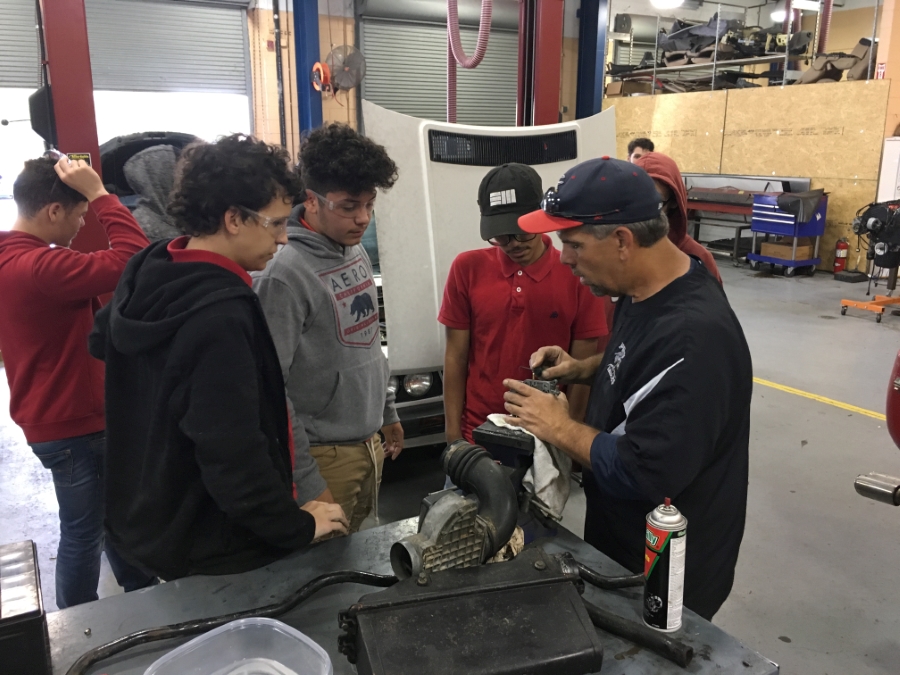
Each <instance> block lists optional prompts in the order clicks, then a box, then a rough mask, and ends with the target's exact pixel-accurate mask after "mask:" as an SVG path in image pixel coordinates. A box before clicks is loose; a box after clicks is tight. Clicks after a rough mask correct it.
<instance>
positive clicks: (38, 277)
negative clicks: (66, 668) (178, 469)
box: [0, 151, 155, 609]
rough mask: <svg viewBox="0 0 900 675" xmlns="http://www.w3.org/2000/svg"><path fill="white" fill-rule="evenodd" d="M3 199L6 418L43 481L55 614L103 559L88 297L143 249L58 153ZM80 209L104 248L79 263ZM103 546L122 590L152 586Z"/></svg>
mask: <svg viewBox="0 0 900 675" xmlns="http://www.w3.org/2000/svg"><path fill="white" fill-rule="evenodd" d="M13 197H14V198H15V200H16V206H17V207H18V217H17V218H16V222H15V223H14V225H13V228H12V230H11V231H10V232H0V298H2V300H0V350H2V351H3V358H4V359H5V361H6V377H7V379H8V380H9V389H10V401H9V412H10V415H11V416H12V418H13V420H14V421H15V422H16V424H18V425H19V426H20V427H21V428H22V431H23V432H24V434H25V439H26V440H27V441H28V444H29V445H30V446H31V449H32V451H33V452H34V454H35V455H36V456H37V458H38V459H39V460H40V461H41V464H43V466H44V467H45V468H47V469H49V470H50V472H51V473H52V474H53V487H54V489H55V491H56V500H57V502H58V504H59V530H60V537H59V549H58V550H57V559H56V605H57V607H59V608H60V609H65V608H66V607H72V606H73V605H79V604H82V603H85V602H91V601H93V600H96V599H97V583H98V581H99V579H100V552H101V550H103V549H104V537H103V500H102V491H103V490H102V481H103V466H102V463H103V452H104V431H103V430H104V419H103V364H102V363H100V362H99V361H95V360H94V359H92V358H91V357H90V354H88V351H87V335H88V333H89V332H90V330H91V326H92V325H93V323H94V312H95V311H97V309H98V308H99V307H100V300H99V299H98V296H100V295H103V294H106V293H111V292H112V291H113V289H114V288H115V287H116V283H117V282H118V281H119V276H120V275H121V274H122V270H123V269H125V264H126V263H127V262H128V259H129V258H130V257H131V256H132V255H133V254H135V253H137V252H138V251H140V250H141V249H142V248H144V247H145V246H146V245H147V243H148V242H147V238H146V237H145V236H144V234H143V233H142V232H141V229H140V228H139V227H138V224H137V222H135V220H134V218H132V216H131V214H130V213H129V212H128V209H126V208H125V207H124V206H122V204H121V203H119V199H118V197H115V196H112V195H110V194H108V193H107V192H106V190H105V189H104V187H103V181H102V180H101V179H100V176H99V175H97V172H96V171H94V170H93V169H92V168H91V167H90V166H89V165H88V164H87V163H86V162H83V161H80V160H78V161H74V162H70V161H69V158H68V157H65V156H61V155H60V153H58V152H56V151H51V152H49V153H47V155H45V156H44V157H41V158H40V159H32V160H29V161H27V162H25V166H24V168H23V170H22V173H20V174H19V176H18V177H17V178H16V182H15V184H14V185H13ZM89 209H90V210H91V211H93V212H94V215H95V216H96V217H97V220H98V221H99V222H100V225H101V226H102V227H103V229H104V231H105V233H106V236H107V238H108V240H109V248H108V249H106V250H103V251H95V252H93V253H81V252H79V251H74V250H72V249H71V248H69V246H70V244H71V243H72V241H73V240H74V239H75V237H76V236H77V235H78V232H79V230H80V229H81V228H82V226H83V225H84V216H85V215H86V214H87V212H88V210H89ZM0 539H2V535H0ZM107 544H108V542H107ZM105 548H106V555H107V557H108V558H109V563H110V566H111V567H112V569H113V573H114V574H115V576H116V581H118V583H119V584H120V585H121V586H122V587H123V588H124V589H125V590H126V591H133V590H137V589H139V588H144V587H146V586H149V585H150V584H152V583H154V581H155V580H154V579H152V577H150V576H148V575H146V574H144V573H143V572H141V571H140V570H137V569H135V568H133V567H132V566H131V565H128V564H127V563H125V562H124V561H123V560H121V559H120V558H119V556H118V555H116V552H115V550H113V549H112V548H111V547H110V546H108V545H107V546H105Z"/></svg>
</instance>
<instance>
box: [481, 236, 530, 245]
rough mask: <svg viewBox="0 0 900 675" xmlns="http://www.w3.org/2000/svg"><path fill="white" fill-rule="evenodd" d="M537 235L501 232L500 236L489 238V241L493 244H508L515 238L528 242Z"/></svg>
mask: <svg viewBox="0 0 900 675" xmlns="http://www.w3.org/2000/svg"><path fill="white" fill-rule="evenodd" d="M536 236H537V235H536V234H501V235H500V236H497V237H491V238H490V239H488V243H489V244H490V245H491V246H506V245H507V244H509V242H511V241H512V240H513V239H515V240H516V241H520V242H526V241H531V240H532V239H534V238H535V237H536Z"/></svg>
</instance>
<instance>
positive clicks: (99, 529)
mask: <svg viewBox="0 0 900 675" xmlns="http://www.w3.org/2000/svg"><path fill="white" fill-rule="evenodd" d="M31 449H32V450H33V451H34V454H35V455H37V458H38V459H39V460H41V464H43V465H44V468H46V469H50V471H51V472H52V473H53V486H54V488H55V489H56V500H57V502H59V550H58V551H57V554H56V606H57V607H59V608H60V609H65V608H66V607H71V606H73V605H80V604H81V603H83V602H91V601H92V600H96V599H97V584H98V582H99V580H100V552H101V551H102V550H103V548H104V536H103V518H104V502H103V476H102V472H103V456H104V454H105V452H106V434H105V432H103V431H100V432H97V433H94V434H88V435H87V436H77V437H75V438H66V439H63V440H61V441H47V442H46V443H32V444H31ZM106 557H107V559H108V560H109V565H110V567H112V570H113V574H115V576H116V581H118V583H119V585H120V586H122V588H124V589H125V591H126V592H128V591H134V590H137V589H139V588H146V587H147V586H152V585H153V584H155V583H158V580H157V579H155V578H154V577H152V576H150V575H149V574H146V573H145V572H143V571H141V570H139V569H137V568H136V567H134V566H133V565H130V564H129V563H127V562H125V561H124V560H123V559H122V558H121V557H120V556H119V554H118V553H116V551H115V550H114V549H113V548H112V546H110V545H109V544H107V545H106Z"/></svg>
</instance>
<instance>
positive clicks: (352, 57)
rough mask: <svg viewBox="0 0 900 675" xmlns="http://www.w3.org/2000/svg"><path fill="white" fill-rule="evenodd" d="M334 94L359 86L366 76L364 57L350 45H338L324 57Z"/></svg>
mask: <svg viewBox="0 0 900 675" xmlns="http://www.w3.org/2000/svg"><path fill="white" fill-rule="evenodd" d="M325 64H326V65H327V66H328V70H329V72H330V76H331V77H330V79H331V88H332V89H333V91H334V93H337V92H338V91H340V90H341V89H343V90H345V91H346V90H348V89H353V88H354V87H357V86H359V83H360V82H362V80H363V78H364V77H365V76H366V57H365V56H363V54H362V52H361V51H359V50H358V49H357V48H356V47H354V46H352V45H340V46H339V47H335V48H334V49H332V50H331V52H330V53H329V54H328V56H326V57H325Z"/></svg>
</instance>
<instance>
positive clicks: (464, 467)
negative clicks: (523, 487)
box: [442, 441, 519, 560]
mask: <svg viewBox="0 0 900 675" xmlns="http://www.w3.org/2000/svg"><path fill="white" fill-rule="evenodd" d="M442 460H443V464H444V471H446V472H447V475H448V476H450V480H451V481H453V483H454V484H455V485H457V486H459V487H460V488H462V489H463V491H465V492H474V493H475V494H476V495H477V496H478V515H479V516H480V517H481V518H482V520H484V521H485V522H486V523H487V525H488V527H487V538H488V542H487V543H488V550H487V551H485V553H486V555H485V558H484V560H488V559H489V558H492V557H493V556H494V554H495V553H497V551H499V550H500V549H501V548H503V547H504V546H505V545H506V543H507V542H508V541H509V539H510V537H512V534H513V532H514V531H515V529H516V520H517V519H518V516H519V500H518V498H517V497H516V490H515V488H513V485H512V483H511V482H510V480H509V477H508V476H507V474H506V472H505V471H504V470H503V469H502V468H501V467H500V465H499V464H497V463H496V462H494V458H493V457H492V456H491V455H490V453H489V452H488V451H487V450H485V449H484V448H482V447H481V446H479V445H472V444H470V443H466V442H465V441H456V442H455V443H451V444H450V445H448V446H447V449H446V450H444V454H443V457H442Z"/></svg>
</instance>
